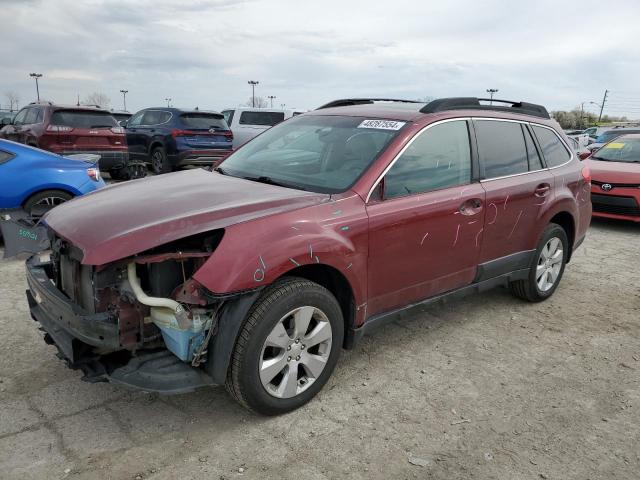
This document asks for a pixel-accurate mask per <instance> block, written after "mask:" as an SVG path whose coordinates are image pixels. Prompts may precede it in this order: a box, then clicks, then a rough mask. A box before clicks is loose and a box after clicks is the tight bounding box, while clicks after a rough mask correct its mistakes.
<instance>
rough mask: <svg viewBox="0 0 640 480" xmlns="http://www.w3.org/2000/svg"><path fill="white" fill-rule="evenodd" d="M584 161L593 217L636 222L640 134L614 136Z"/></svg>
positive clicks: (639, 194)
mask: <svg viewBox="0 0 640 480" xmlns="http://www.w3.org/2000/svg"><path fill="white" fill-rule="evenodd" d="M586 163H587V165H588V166H589V169H590V170H591V175H592V177H593V180H592V182H591V202H592V203H593V216H594V217H605V218H617V219H620V220H631V221H632V222H640V134H637V133H636V134H629V135H622V136H620V137H617V138H616V139H614V140H613V141H612V142H609V143H607V144H606V145H604V146H603V147H602V148H601V149H600V150H598V151H597V152H595V153H594V154H593V155H591V157H589V159H588V160H586Z"/></svg>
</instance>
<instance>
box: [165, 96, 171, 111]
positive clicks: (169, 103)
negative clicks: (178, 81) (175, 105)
mask: <svg viewBox="0 0 640 480" xmlns="http://www.w3.org/2000/svg"><path fill="white" fill-rule="evenodd" d="M165 100H166V101H167V108H169V107H170V106H171V97H167V98H165Z"/></svg>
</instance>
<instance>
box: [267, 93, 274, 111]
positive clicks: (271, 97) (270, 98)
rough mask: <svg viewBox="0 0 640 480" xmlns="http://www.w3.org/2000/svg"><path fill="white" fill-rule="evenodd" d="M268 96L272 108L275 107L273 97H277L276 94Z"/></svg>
mask: <svg viewBox="0 0 640 480" xmlns="http://www.w3.org/2000/svg"><path fill="white" fill-rule="evenodd" d="M267 98H268V99H269V100H271V108H273V99H274V98H276V96H275V95H269V96H268V97H267Z"/></svg>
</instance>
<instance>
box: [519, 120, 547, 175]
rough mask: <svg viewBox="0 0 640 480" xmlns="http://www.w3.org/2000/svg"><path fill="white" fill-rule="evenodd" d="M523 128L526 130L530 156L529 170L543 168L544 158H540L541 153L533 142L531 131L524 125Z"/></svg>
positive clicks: (528, 154)
mask: <svg viewBox="0 0 640 480" xmlns="http://www.w3.org/2000/svg"><path fill="white" fill-rule="evenodd" d="M522 130H523V131H524V139H525V143H526V144H527V156H528V157H529V171H531V172H533V171H535V170H541V169H542V160H541V159H540V155H539V154H538V149H537V148H536V144H535V143H534V142H533V138H531V132H529V129H528V128H527V127H525V126H524V125H522Z"/></svg>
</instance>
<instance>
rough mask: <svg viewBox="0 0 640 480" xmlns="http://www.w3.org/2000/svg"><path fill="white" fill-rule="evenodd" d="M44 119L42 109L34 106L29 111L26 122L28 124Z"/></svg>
mask: <svg viewBox="0 0 640 480" xmlns="http://www.w3.org/2000/svg"><path fill="white" fill-rule="evenodd" d="M41 121H42V109H41V108H38V107H32V108H30V109H29V111H28V112H27V117H26V118H25V120H24V123H25V124H27V125H33V124H34V123H40V122H41Z"/></svg>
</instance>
